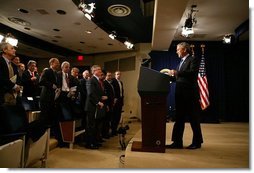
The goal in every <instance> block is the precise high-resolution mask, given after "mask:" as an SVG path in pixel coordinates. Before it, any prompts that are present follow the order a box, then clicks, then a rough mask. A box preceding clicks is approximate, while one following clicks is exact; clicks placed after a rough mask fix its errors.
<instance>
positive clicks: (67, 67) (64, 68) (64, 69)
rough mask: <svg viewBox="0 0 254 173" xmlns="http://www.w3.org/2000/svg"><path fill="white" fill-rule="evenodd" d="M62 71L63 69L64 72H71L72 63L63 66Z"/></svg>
mask: <svg viewBox="0 0 254 173" xmlns="http://www.w3.org/2000/svg"><path fill="white" fill-rule="evenodd" d="M62 71H63V72H64V73H69V71H70V65H69V64H65V65H64V66H63V68H62Z"/></svg>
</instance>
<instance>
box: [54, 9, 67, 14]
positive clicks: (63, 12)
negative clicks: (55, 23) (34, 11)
mask: <svg viewBox="0 0 254 173" xmlns="http://www.w3.org/2000/svg"><path fill="white" fill-rule="evenodd" d="M56 12H57V13H58V14H60V15H65V14H66V12H65V11H63V10H57V11H56Z"/></svg>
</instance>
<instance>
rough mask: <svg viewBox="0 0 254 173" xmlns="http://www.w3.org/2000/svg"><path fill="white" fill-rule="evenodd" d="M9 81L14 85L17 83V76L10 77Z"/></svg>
mask: <svg viewBox="0 0 254 173" xmlns="http://www.w3.org/2000/svg"><path fill="white" fill-rule="evenodd" d="M10 80H11V82H12V83H16V82H17V75H16V74H15V75H14V76H12V77H11V78H10Z"/></svg>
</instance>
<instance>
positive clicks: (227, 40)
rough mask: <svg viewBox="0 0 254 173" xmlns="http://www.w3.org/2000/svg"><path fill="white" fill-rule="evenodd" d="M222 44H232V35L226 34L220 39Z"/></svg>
mask: <svg viewBox="0 0 254 173" xmlns="http://www.w3.org/2000/svg"><path fill="white" fill-rule="evenodd" d="M222 41H223V43H224V44H230V43H231V42H232V34H227V35H225V36H224V37H223V39H222Z"/></svg>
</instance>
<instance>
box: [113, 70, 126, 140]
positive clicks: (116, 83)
mask: <svg viewBox="0 0 254 173" xmlns="http://www.w3.org/2000/svg"><path fill="white" fill-rule="evenodd" d="M120 78H121V72H120V71H116V72H115V78H113V79H112V85H113V87H114V91H115V99H114V115H113V119H112V127H111V128H112V136H114V135H117V127H118V124H119V121H120V119H121V114H122V108H123V104H124V103H123V99H124V89H123V82H122V81H121V80H120Z"/></svg>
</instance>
